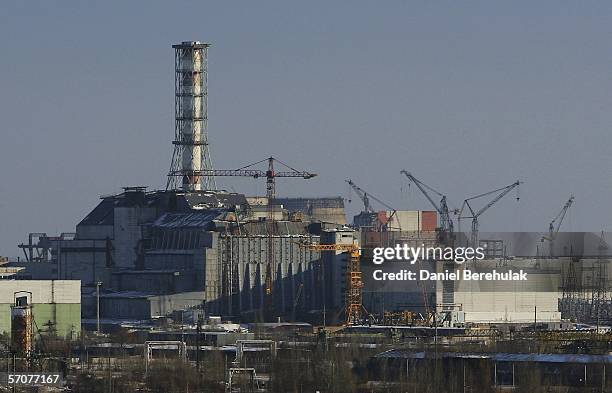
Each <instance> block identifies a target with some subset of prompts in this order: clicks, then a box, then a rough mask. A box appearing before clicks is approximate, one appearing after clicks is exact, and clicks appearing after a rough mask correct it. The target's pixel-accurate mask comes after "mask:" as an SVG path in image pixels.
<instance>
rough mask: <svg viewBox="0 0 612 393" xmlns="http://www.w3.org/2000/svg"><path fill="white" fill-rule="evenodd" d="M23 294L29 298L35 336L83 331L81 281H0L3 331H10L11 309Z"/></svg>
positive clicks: (61, 335)
mask: <svg viewBox="0 0 612 393" xmlns="http://www.w3.org/2000/svg"><path fill="white" fill-rule="evenodd" d="M23 296H26V297H27V299H28V300H27V303H28V304H27V307H28V308H29V309H30V311H29V314H30V313H31V317H32V321H31V323H32V326H31V328H32V332H33V334H34V335H38V334H43V335H44V334H56V335H58V336H60V337H69V338H76V337H78V335H79V334H80V332H81V283H80V282H79V281H78V280H0V333H2V332H5V333H8V334H10V333H11V322H12V317H11V310H12V307H13V306H15V305H17V304H18V302H17V299H18V298H20V297H23ZM24 306H25V305H24Z"/></svg>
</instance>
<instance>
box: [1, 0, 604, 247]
mask: <svg viewBox="0 0 612 393" xmlns="http://www.w3.org/2000/svg"><path fill="white" fill-rule="evenodd" d="M229 3H230V2H216V3H213V2H204V1H190V2H182V1H171V2H170V1H164V2H160V1H146V2H145V1H143V2H138V3H137V2H124V1H117V2H113V1H104V2H97V3H95V4H94V2H76V1H73V2H67V1H48V0H47V1H38V2H33V1H16V2H3V4H2V6H1V8H0V43H1V46H0V48H1V49H2V52H1V53H2V55H0V133H1V134H0V135H1V136H2V138H1V140H0V170H1V172H0V173H1V183H0V255H18V250H17V248H16V244H17V243H18V242H20V241H23V240H25V238H26V235H27V233H28V232H48V233H50V234H56V233H59V232H69V231H74V227H75V224H76V223H77V222H78V221H79V220H80V219H82V218H83V217H84V215H86V214H87V213H88V211H90V210H91V209H92V208H93V207H94V206H95V204H97V203H98V198H99V196H100V195H102V194H109V193H113V192H117V191H119V190H120V188H121V187H122V186H126V185H148V186H150V187H152V188H162V187H163V186H165V180H166V178H165V175H166V173H167V171H168V169H169V164H170V157H171V153H172V146H171V144H170V141H171V139H172V137H173V132H174V119H173V110H174V107H173V100H174V97H173V83H174V80H173V66H174V64H173V59H174V58H173V50H172V48H171V45H172V44H173V43H176V42H180V41H183V40H201V41H208V42H211V43H212V44H213V47H212V48H211V49H210V53H209V54H210V74H209V86H210V90H209V94H210V114H209V118H210V123H209V130H210V131H209V132H210V141H211V151H212V156H213V157H212V158H213V163H214V165H215V167H216V168H219V169H226V168H227V169H232V168H236V167H239V166H242V165H244V164H247V163H249V162H253V161H258V160H259V159H262V158H265V157H267V156H269V155H275V156H277V157H278V158H280V159H281V160H284V161H286V162H288V163H290V164H292V165H293V166H295V167H298V168H301V169H305V170H310V171H312V172H316V173H318V174H319V177H317V178H315V179H313V180H309V181H305V180H293V179H288V180H279V182H278V185H277V193H278V194H279V195H286V196H298V195H307V196H344V197H348V191H347V190H348V189H347V185H346V184H345V183H344V179H346V178H349V177H350V178H352V179H353V180H354V181H355V182H356V183H357V184H359V185H361V186H362V187H363V188H364V189H366V190H369V191H371V192H372V193H373V194H374V195H377V196H379V197H380V198H381V199H384V200H386V201H388V202H389V203H390V204H392V205H393V206H395V207H396V208H397V209H421V208H430V206H429V205H428V204H427V201H426V200H425V199H424V198H423V197H422V196H421V195H420V194H419V193H418V191H417V190H416V189H415V188H414V187H413V188H411V189H408V188H407V187H406V181H405V178H403V177H402V176H401V175H400V174H399V171H400V169H402V168H406V169H407V170H409V171H412V172H413V173H414V174H415V175H416V176H417V177H419V178H421V179H422V180H423V181H425V182H426V183H428V184H430V185H431V186H434V187H435V188H438V189H439V190H441V191H444V192H446V193H447V194H448V196H449V199H450V201H451V204H452V205H453V206H457V207H458V206H459V205H460V203H461V201H462V200H463V199H464V198H465V197H467V196H471V195H474V194H478V193H481V192H484V191H488V190H490V189H494V188H497V187H501V186H503V185H506V184H510V183H512V182H513V181H515V180H516V179H520V180H523V181H524V182H525V184H524V185H523V186H522V187H521V190H520V193H521V200H520V202H518V203H517V202H516V201H515V200H514V198H513V197H514V193H513V194H511V195H509V196H508V198H507V199H504V200H503V201H501V202H500V203H499V204H498V205H497V206H496V207H494V208H493V209H491V210H490V211H488V212H487V213H486V214H485V215H483V217H482V219H481V230H483V231H487V230H490V231H493V230H495V231H504V230H538V231H539V230H542V231H544V230H546V228H547V227H548V222H549V221H550V219H551V218H552V217H553V216H554V215H555V214H556V213H557V211H558V210H559V209H560V208H561V206H562V205H563V203H564V202H565V200H566V199H567V198H568V196H569V194H570V193H574V194H575V195H576V202H575V204H574V206H573V207H572V209H571V212H570V213H569V215H568V218H567V219H566V220H567V221H566V222H565V224H564V229H566V230H591V231H599V230H602V229H605V230H612V225H611V221H612V208H611V206H610V201H611V200H612V156H611V154H612V133H611V130H612V111H611V108H612V77H611V76H612V50H611V44H610V43H611V42H612V3H611V2H603V1H602V2H569V1H540V2H537V4H536V2H532V1H514V2H505V3H504V4H502V3H501V2H491V1H482V2H456V1H449V2H423V1H420V2H410V1H398V2H395V1H385V2H373V1H351V2H333V3H330V2H328V1H322V2H317V1H303V2H286V1H278V2H272V1H268V2H231V4H229ZM434 3H435V4H434ZM264 183H265V182H264V181H261V180H257V181H256V180H251V179H242V180H238V179H218V184H221V185H224V186H225V187H226V188H228V189H232V187H233V189H234V190H236V191H239V192H244V193H247V194H255V193H258V194H264V193H265V184H264ZM349 207H350V213H354V212H355V211H357V210H358V209H359V207H360V205H359V203H358V201H357V200H356V198H354V197H353V202H352V203H351V204H350V205H349Z"/></svg>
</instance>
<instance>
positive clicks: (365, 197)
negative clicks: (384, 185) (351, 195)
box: [345, 179, 401, 230]
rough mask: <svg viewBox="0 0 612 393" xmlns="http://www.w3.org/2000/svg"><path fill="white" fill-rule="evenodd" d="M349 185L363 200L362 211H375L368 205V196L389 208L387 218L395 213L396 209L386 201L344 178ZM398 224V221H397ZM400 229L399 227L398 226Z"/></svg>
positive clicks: (391, 217)
mask: <svg viewBox="0 0 612 393" xmlns="http://www.w3.org/2000/svg"><path fill="white" fill-rule="evenodd" d="M345 181H346V182H347V183H348V184H349V186H351V188H352V189H353V190H355V193H356V194H357V195H358V196H359V198H361V200H362V201H363V207H364V211H366V212H368V213H375V211H374V209H373V208H372V206H371V205H370V200H369V198H368V196H369V197H370V198H372V199H374V200H375V201H376V202H378V203H379V204H381V205H382V206H384V207H386V208H387V209H389V211H391V214H390V215H389V218H388V220H389V221H391V220H392V219H393V217H394V216H395V214H396V213H397V210H396V209H395V208H394V207H392V206H390V205H389V204H388V203H386V202H383V201H382V200H380V199H379V198H377V197H375V196H374V195H372V194H368V193H367V192H366V191H365V190H364V189H362V188H361V187H359V186H358V185H357V184H355V182H353V181H352V180H351V179H347V180H345ZM398 224H399V222H398ZM400 230H401V228H400Z"/></svg>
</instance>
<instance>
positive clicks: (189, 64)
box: [166, 41, 217, 191]
mask: <svg viewBox="0 0 612 393" xmlns="http://www.w3.org/2000/svg"><path fill="white" fill-rule="evenodd" d="M172 47H173V48H174V68H175V73H174V115H175V116H174V117H175V121H174V141H172V144H173V145H174V152H173V154H172V163H171V166H170V172H169V173H168V182H167V184H166V189H171V190H177V189H183V190H185V191H198V190H216V189H217V186H216V183H215V178H214V176H212V175H211V174H207V173H205V174H202V173H201V172H200V171H201V170H205V171H206V170H211V169H213V166H212V159H211V157H210V151H209V147H208V48H209V47H210V44H207V43H201V42H198V41H184V42H182V43H181V44H177V45H173V46H172Z"/></svg>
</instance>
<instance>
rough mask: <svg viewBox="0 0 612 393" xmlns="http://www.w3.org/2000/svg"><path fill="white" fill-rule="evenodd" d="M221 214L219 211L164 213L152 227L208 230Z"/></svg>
mask: <svg viewBox="0 0 612 393" xmlns="http://www.w3.org/2000/svg"><path fill="white" fill-rule="evenodd" d="M222 213H223V212H222V211H219V210H206V211H201V212H194V213H164V214H162V215H161V216H160V217H159V218H158V219H157V220H155V222H154V223H153V227H156V228H202V229H208V228H209V227H210V226H211V223H212V221H213V220H214V219H216V218H217V217H219V216H220V215H221V214H222Z"/></svg>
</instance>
